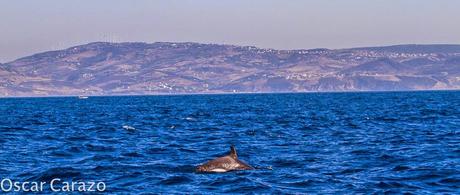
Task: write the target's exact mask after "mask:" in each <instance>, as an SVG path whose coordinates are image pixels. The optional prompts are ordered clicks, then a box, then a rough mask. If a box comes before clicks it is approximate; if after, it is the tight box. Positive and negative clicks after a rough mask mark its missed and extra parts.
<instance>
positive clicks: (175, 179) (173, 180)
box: [158, 176, 193, 185]
mask: <svg viewBox="0 0 460 195" xmlns="http://www.w3.org/2000/svg"><path fill="white" fill-rule="evenodd" d="M191 181H193V180H192V179H190V178H189V177H187V176H172V177H168V178H166V179H163V180H161V181H160V182H158V184H160V185H177V184H183V183H188V182H191Z"/></svg>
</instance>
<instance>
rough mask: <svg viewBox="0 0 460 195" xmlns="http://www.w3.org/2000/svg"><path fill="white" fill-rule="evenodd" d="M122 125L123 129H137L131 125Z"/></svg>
mask: <svg viewBox="0 0 460 195" xmlns="http://www.w3.org/2000/svg"><path fill="white" fill-rule="evenodd" d="M122 127H123V129H125V130H128V131H133V130H136V128H134V127H132V126H129V125H123V126H122Z"/></svg>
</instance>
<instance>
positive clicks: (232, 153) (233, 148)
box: [230, 146, 238, 159]
mask: <svg viewBox="0 0 460 195" xmlns="http://www.w3.org/2000/svg"><path fill="white" fill-rule="evenodd" d="M230 157H232V158H234V159H237V158H238V155H237V154H236V149H235V146H230Z"/></svg>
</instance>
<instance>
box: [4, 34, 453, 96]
mask: <svg viewBox="0 0 460 195" xmlns="http://www.w3.org/2000/svg"><path fill="white" fill-rule="evenodd" d="M0 78H1V79H0V96H3V97H8V96H61V95H62V96H72V95H133V94H136V95H143V94H187V93H241V92H248V93H252V92H255V93H258V92H317V91H396V90H455V89H460V45H396V46H387V47H366V48H351V49H333V50H332V49H305V50H275V49H261V48H257V47H252V46H235V45H219V44H200V43H170V42H156V43H131V42H129V43H108V42H94V43H89V44H85V45H80V46H74V47H70V48H68V49H64V50H58V51H49V52H43V53H38V54H35V55H31V56H27V57H23V58H20V59H17V60H14V61H12V62H7V63H3V64H0Z"/></svg>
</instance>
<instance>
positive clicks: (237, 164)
mask: <svg viewBox="0 0 460 195" xmlns="http://www.w3.org/2000/svg"><path fill="white" fill-rule="evenodd" d="M252 169H254V168H253V167H251V166H250V165H248V164H246V163H245V162H243V161H241V160H239V159H238V155H237V154H236V149H235V147H234V146H231V147H230V154H229V155H227V156H223V157H219V158H216V159H214V160H211V161H208V162H206V163H204V164H202V165H199V166H197V167H196V171H197V172H210V173H223V172H228V171H238V170H252Z"/></svg>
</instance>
